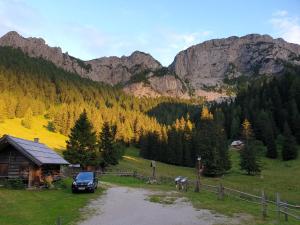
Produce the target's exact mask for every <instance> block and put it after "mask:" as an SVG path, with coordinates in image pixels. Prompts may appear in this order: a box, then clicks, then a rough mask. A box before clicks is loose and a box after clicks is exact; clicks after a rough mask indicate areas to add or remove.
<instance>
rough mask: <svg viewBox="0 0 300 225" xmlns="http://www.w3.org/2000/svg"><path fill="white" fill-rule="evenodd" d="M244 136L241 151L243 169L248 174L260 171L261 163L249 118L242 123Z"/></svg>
mask: <svg viewBox="0 0 300 225" xmlns="http://www.w3.org/2000/svg"><path fill="white" fill-rule="evenodd" d="M242 136H243V140H244V147H243V149H242V150H241V152H240V167H241V170H245V171H246V172H247V174H248V175H251V174H256V173H259V172H260V164H259V160H258V157H257V153H256V149H255V145H254V143H255V142H254V138H253V131H252V128H251V124H250V122H249V121H248V120H247V119H245V120H244V122H243V124H242Z"/></svg>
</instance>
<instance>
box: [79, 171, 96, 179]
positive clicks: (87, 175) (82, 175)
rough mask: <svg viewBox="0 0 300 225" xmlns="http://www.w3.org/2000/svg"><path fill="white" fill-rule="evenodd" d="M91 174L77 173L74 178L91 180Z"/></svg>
mask: <svg viewBox="0 0 300 225" xmlns="http://www.w3.org/2000/svg"><path fill="white" fill-rule="evenodd" d="M92 179H93V173H92V172H91V173H79V174H78V175H77V177H76V180H92Z"/></svg>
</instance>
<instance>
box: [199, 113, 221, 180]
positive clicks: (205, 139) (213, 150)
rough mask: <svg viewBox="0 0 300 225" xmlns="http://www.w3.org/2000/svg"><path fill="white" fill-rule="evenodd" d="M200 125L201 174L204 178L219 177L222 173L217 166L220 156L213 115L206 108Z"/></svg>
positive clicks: (218, 165)
mask: <svg viewBox="0 0 300 225" xmlns="http://www.w3.org/2000/svg"><path fill="white" fill-rule="evenodd" d="M200 123H201V125H200V129H199V143H198V147H199V152H200V154H201V158H202V164H203V166H204V169H203V174H204V175H206V176H217V175H220V174H222V173H223V169H222V168H221V167H220V166H221V165H220V164H219V162H220V156H219V154H218V149H217V144H216V140H217V138H216V133H215V125H214V121H213V115H212V114H211V112H209V110H208V109H207V108H206V107H204V108H203V110H202V113H201V121H200Z"/></svg>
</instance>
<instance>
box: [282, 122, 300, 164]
mask: <svg viewBox="0 0 300 225" xmlns="http://www.w3.org/2000/svg"><path fill="white" fill-rule="evenodd" d="M283 135H284V141H283V146H282V159H283V160H285V161H287V160H292V159H296V158H297V156H298V148H297V144H296V141H295V138H294V137H293V136H292V134H291V130H290V128H289V125H288V123H287V122H285V124H284V133H283Z"/></svg>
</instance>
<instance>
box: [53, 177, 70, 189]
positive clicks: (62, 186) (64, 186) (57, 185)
mask: <svg viewBox="0 0 300 225" xmlns="http://www.w3.org/2000/svg"><path fill="white" fill-rule="evenodd" d="M53 185H54V188H56V189H67V188H68V186H69V185H68V182H67V180H66V179H60V180H58V181H55V182H54V183H53Z"/></svg>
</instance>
